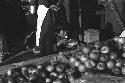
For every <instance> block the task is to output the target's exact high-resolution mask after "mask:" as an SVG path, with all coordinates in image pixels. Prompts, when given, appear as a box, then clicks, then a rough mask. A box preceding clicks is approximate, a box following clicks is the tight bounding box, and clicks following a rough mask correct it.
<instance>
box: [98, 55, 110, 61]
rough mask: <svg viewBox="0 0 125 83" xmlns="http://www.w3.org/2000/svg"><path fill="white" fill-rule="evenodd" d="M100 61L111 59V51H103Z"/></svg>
mask: <svg viewBox="0 0 125 83" xmlns="http://www.w3.org/2000/svg"><path fill="white" fill-rule="evenodd" d="M100 61H102V62H107V61H109V53H102V54H101V57H100Z"/></svg>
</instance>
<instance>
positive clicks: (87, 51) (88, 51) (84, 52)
mask: <svg viewBox="0 0 125 83" xmlns="http://www.w3.org/2000/svg"><path fill="white" fill-rule="evenodd" d="M90 51H91V50H90V48H89V47H87V46H84V47H82V53H83V54H85V55H88V54H89V53H90Z"/></svg>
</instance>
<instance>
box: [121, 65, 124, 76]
mask: <svg viewBox="0 0 125 83" xmlns="http://www.w3.org/2000/svg"><path fill="white" fill-rule="evenodd" d="M121 70H122V75H125V66H123V67H122V69H121Z"/></svg>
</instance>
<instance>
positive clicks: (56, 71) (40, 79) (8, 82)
mask: <svg viewBox="0 0 125 83" xmlns="http://www.w3.org/2000/svg"><path fill="white" fill-rule="evenodd" d="M69 68H70V65H69V64H67V63H65V62H59V61H56V62H52V63H50V62H47V63H46V64H38V65H27V66H22V67H21V68H18V69H13V70H8V72H7V74H6V76H4V82H3V83H64V82H65V83H69V80H68V72H66V71H67V70H68V69H69Z"/></svg>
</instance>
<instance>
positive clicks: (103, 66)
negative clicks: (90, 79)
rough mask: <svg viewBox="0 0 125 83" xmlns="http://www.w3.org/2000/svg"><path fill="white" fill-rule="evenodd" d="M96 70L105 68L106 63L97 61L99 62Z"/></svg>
mask: <svg viewBox="0 0 125 83" xmlns="http://www.w3.org/2000/svg"><path fill="white" fill-rule="evenodd" d="M96 67H97V70H101V71H102V70H105V69H106V63H104V62H99V63H97V66H96Z"/></svg>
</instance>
